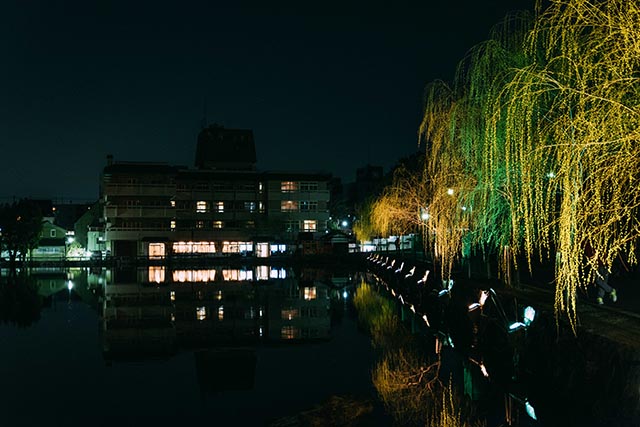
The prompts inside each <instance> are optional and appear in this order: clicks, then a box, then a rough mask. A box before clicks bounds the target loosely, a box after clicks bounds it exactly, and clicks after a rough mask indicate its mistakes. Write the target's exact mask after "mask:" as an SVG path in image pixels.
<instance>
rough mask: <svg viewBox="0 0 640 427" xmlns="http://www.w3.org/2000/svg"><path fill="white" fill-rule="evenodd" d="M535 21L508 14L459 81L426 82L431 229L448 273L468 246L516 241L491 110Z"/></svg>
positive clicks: (466, 63) (468, 60)
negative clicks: (489, 127) (490, 131)
mask: <svg viewBox="0 0 640 427" xmlns="http://www.w3.org/2000/svg"><path fill="white" fill-rule="evenodd" d="M529 22H530V18H529V17H528V16H527V15H526V14H515V15H512V16H509V17H507V19H505V21H504V22H503V23H502V25H501V26H498V27H496V28H495V29H494V31H493V32H492V35H491V37H492V38H491V39H490V40H488V41H487V42H485V43H483V44H481V45H478V46H476V47H475V48H473V49H472V50H470V51H469V53H468V54H467V56H466V57H465V58H464V59H463V61H461V63H460V65H459V66H458V71H457V74H456V79H455V85H454V89H451V88H449V87H448V86H447V85H445V84H444V83H442V82H439V81H437V82H434V83H432V84H431V85H429V86H428V87H427V91H426V97H425V111H424V116H423V120H422V123H421V126H420V130H419V133H420V135H421V137H422V139H423V140H424V141H425V142H426V145H427V159H428V160H427V187H428V190H427V192H428V194H429V196H430V198H429V215H430V216H429V226H430V229H431V230H432V233H430V234H428V236H429V237H430V243H431V244H432V245H433V247H434V252H435V254H436V258H437V259H438V260H439V261H440V262H441V266H442V275H443V277H448V276H450V274H451V269H452V267H453V265H454V262H455V261H456V260H457V259H458V258H460V256H461V255H463V254H466V253H467V252H468V251H469V250H470V247H469V246H473V247H476V248H480V249H481V250H483V251H489V252H492V253H496V252H499V251H501V250H502V249H503V248H508V247H509V246H510V242H511V238H512V230H513V225H512V222H511V220H510V218H511V216H510V209H511V203H510V200H509V198H508V197H507V196H508V193H507V192H506V191H505V189H504V183H503V181H504V176H505V171H504V162H495V161H493V159H492V158H491V156H488V155H487V153H489V152H491V150H496V151H501V150H500V147H501V146H504V144H503V142H502V141H501V140H499V139H496V138H493V137H487V132H486V121H487V119H486V118H487V116H489V115H491V114H493V112H492V110H491V108H492V103H491V100H492V99H495V98H496V97H497V96H498V95H499V93H500V91H501V89H502V87H503V86H504V84H505V83H504V82H505V81H506V80H507V78H508V76H509V71H510V70H511V69H512V68H513V67H515V66H516V65H518V64H520V63H521V62H522V61H523V57H524V54H523V53H522V49H521V44H522V39H523V34H524V33H525V32H524V29H525V28H528V26H529ZM487 158H489V159H490V160H491V161H490V163H488V164H487V163H486V162H485V160H486V159H487ZM465 246H467V247H465ZM505 264H509V265H510V262H506V263H505Z"/></svg>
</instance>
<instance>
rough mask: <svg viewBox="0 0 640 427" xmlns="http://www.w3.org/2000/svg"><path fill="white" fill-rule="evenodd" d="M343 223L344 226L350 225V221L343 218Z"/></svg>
mask: <svg viewBox="0 0 640 427" xmlns="http://www.w3.org/2000/svg"><path fill="white" fill-rule="evenodd" d="M341 224H342V226H343V227H346V226H347V225H349V222H348V221H347V220H346V219H343V220H342V223H341Z"/></svg>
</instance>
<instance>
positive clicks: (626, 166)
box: [485, 0, 640, 327]
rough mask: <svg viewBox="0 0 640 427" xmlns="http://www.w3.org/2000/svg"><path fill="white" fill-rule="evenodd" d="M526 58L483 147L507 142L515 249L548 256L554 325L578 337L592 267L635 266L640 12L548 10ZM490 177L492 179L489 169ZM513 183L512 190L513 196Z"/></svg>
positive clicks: (579, 7) (563, 0)
mask: <svg viewBox="0 0 640 427" xmlns="http://www.w3.org/2000/svg"><path fill="white" fill-rule="evenodd" d="M525 52H526V53H527V54H528V55H529V57H530V58H531V59H532V62H531V64H530V65H529V66H526V67H522V68H520V69H517V70H516V71H515V74H514V76H513V78H512V80H511V81H510V82H509V83H508V84H507V85H506V86H505V87H504V89H503V92H502V93H501V95H500V97H498V98H497V100H496V102H495V104H494V110H495V112H496V113H495V114H494V115H492V116H491V120H490V122H489V125H488V131H487V136H488V138H491V139H496V140H497V139H499V138H500V136H501V134H504V141H505V147H504V153H499V152H497V151H496V150H492V151H491V152H490V153H489V154H490V155H488V156H486V158H485V162H493V163H494V164H495V163H496V159H500V160H502V161H503V162H504V165H505V171H506V177H505V180H506V183H507V185H508V188H509V192H510V194H511V195H512V197H513V210H512V212H511V217H512V224H513V225H514V227H518V229H517V231H516V230H515V228H514V234H516V233H517V234H518V235H514V236H513V237H512V241H513V240H515V239H516V238H519V237H521V238H522V239H523V249H524V251H525V253H526V254H527V255H528V256H529V257H530V256H531V255H532V254H533V253H534V251H536V250H538V251H539V250H541V249H555V250H556V251H557V263H556V313H558V314H559V313H561V312H565V311H566V312H567V313H568V314H569V320H570V321H571V324H572V326H573V327H575V325H576V315H575V309H576V294H577V289H578V288H579V287H581V286H585V285H586V284H587V283H589V282H591V280H592V279H593V276H594V269H593V268H585V253H584V249H585V246H586V245H587V244H588V245H590V246H591V247H593V248H594V250H595V252H596V254H595V256H594V257H592V258H591V259H590V263H591V264H592V265H591V267H593V266H594V265H595V263H597V262H598V260H600V261H602V262H604V263H605V264H606V265H607V266H608V267H610V266H611V264H612V263H613V261H614V259H615V258H616V257H617V256H618V255H620V254H623V255H625V256H627V257H628V258H629V260H630V261H631V262H635V261H636V260H635V258H634V247H635V245H636V244H637V240H638V236H639V234H640V227H639V225H638V213H639V209H638V208H639V205H640V197H639V194H638V179H639V178H640V175H639V171H640V151H639V148H638V141H639V137H640V117H639V113H640V110H639V101H640V82H639V80H638V74H637V70H638V69H640V9H639V6H638V4H637V2H628V1H626V0H610V1H607V2H600V3H592V2H589V1H585V0H556V1H553V2H552V4H551V6H550V7H549V8H548V9H547V10H546V11H545V12H544V13H543V14H542V15H541V16H540V17H539V18H538V19H537V20H536V21H535V26H534V28H533V30H532V31H531V32H530V33H529V35H528V38H527V41H526V44H525ZM492 169H494V170H495V167H493V168H492ZM518 183H520V184H518Z"/></svg>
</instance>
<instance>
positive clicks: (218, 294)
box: [216, 291, 222, 301]
mask: <svg viewBox="0 0 640 427" xmlns="http://www.w3.org/2000/svg"><path fill="white" fill-rule="evenodd" d="M216 299H217V300H218V301H220V300H221V299H222V291H218V293H217V294H216Z"/></svg>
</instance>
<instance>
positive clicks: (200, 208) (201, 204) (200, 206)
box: [196, 200, 208, 213]
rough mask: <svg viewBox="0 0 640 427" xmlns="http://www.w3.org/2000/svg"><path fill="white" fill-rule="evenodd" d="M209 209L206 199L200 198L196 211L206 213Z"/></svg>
mask: <svg viewBox="0 0 640 427" xmlns="http://www.w3.org/2000/svg"><path fill="white" fill-rule="evenodd" d="M207 211H208V206H207V202H205V201H204V200H198V201H197V202H196V212H198V213H205V212H207Z"/></svg>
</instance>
